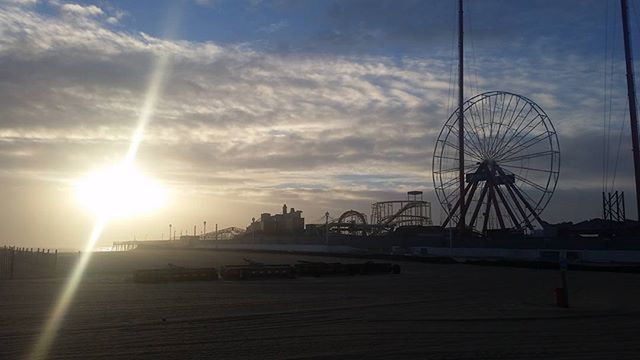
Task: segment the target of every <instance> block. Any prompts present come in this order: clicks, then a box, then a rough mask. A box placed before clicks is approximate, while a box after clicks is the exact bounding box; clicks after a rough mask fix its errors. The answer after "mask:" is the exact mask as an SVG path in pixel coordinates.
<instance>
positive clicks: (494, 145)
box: [491, 95, 513, 153]
mask: <svg viewBox="0 0 640 360" xmlns="http://www.w3.org/2000/svg"><path fill="white" fill-rule="evenodd" d="M504 97H505V96H504V95H502V109H501V111H500V122H499V123H498V130H497V131H496V136H495V138H494V139H493V142H492V144H491V153H494V152H495V151H496V146H497V141H498V138H499V137H500V130H502V125H503V124H504V118H505V116H506V114H507V113H508V111H509V108H510V107H511V101H512V100H513V96H510V97H509V102H508V103H507V106H506V107H505V106H504Z"/></svg>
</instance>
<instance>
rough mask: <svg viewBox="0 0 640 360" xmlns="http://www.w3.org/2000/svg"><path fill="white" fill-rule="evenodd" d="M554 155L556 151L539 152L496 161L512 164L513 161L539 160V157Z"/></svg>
mask: <svg viewBox="0 0 640 360" xmlns="http://www.w3.org/2000/svg"><path fill="white" fill-rule="evenodd" d="M556 153H557V151H553V150H548V151H540V152H537V153H531V154H526V155H520V156H515V157H511V158H506V159H498V160H499V161H500V164H503V163H508V162H514V161H522V160H530V159H536V158H539V157H545V156H549V155H554V154H556ZM505 166H506V165H505Z"/></svg>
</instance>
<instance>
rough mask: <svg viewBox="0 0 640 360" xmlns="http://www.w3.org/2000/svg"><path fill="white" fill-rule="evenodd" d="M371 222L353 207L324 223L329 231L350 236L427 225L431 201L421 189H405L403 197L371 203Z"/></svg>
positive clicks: (429, 224) (382, 232)
mask: <svg viewBox="0 0 640 360" xmlns="http://www.w3.org/2000/svg"><path fill="white" fill-rule="evenodd" d="M370 219H371V221H370V223H367V216H366V215H365V214H363V213H361V212H359V211H356V210H348V211H345V212H344V213H342V215H340V217H338V218H337V219H336V220H334V221H332V222H330V223H327V226H328V228H329V231H330V232H333V233H340V234H350V235H382V234H385V233H387V232H389V231H393V230H395V229H397V228H399V227H403V226H431V225H432V220H431V203H430V202H428V201H424V199H423V193H422V191H409V192H408V193H407V199H406V200H394V201H381V202H376V203H373V204H372V205H371V217H370Z"/></svg>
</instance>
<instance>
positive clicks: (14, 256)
mask: <svg viewBox="0 0 640 360" xmlns="http://www.w3.org/2000/svg"><path fill="white" fill-rule="evenodd" d="M15 259H16V249H15V248H13V249H11V258H10V260H9V279H13V263H14V261H15Z"/></svg>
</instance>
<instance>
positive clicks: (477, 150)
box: [447, 125, 482, 160]
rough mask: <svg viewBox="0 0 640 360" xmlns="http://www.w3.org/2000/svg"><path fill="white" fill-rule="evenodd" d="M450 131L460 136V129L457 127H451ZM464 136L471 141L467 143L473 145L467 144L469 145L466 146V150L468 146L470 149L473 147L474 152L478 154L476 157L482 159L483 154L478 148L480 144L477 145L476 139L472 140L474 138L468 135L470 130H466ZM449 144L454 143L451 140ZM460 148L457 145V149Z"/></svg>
mask: <svg viewBox="0 0 640 360" xmlns="http://www.w3.org/2000/svg"><path fill="white" fill-rule="evenodd" d="M447 127H449V126H448V125H447ZM449 132H450V133H452V134H453V135H455V136H456V137H457V136H458V134H459V132H458V130H457V129H455V128H454V127H449ZM464 138H465V139H466V140H469V143H468V144H466V145H471V146H467V147H465V151H466V150H467V149H468V148H469V149H471V148H472V150H473V152H474V153H475V155H476V158H477V159H478V160H480V159H482V156H481V155H480V149H479V148H478V145H476V144H475V143H474V141H472V139H471V137H470V136H469V135H468V132H467V131H465V133H464ZM447 144H449V145H452V144H451V143H450V142H447ZM458 149H459V148H458V147H457V145H456V150H458Z"/></svg>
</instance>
